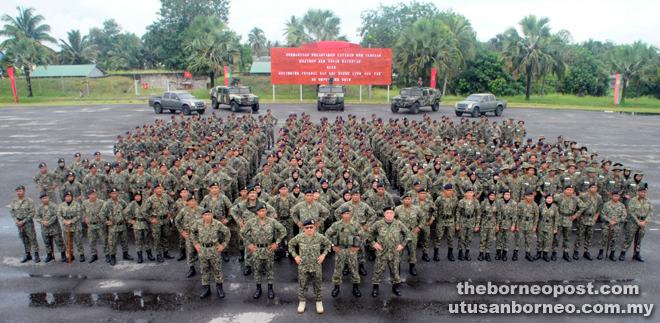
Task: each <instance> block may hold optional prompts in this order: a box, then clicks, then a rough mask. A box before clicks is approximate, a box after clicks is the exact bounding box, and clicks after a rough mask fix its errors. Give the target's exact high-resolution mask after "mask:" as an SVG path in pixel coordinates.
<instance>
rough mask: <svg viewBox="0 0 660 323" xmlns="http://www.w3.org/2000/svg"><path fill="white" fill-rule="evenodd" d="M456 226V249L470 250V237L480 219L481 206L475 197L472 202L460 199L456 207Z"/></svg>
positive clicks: (472, 235)
mask: <svg viewBox="0 0 660 323" xmlns="http://www.w3.org/2000/svg"><path fill="white" fill-rule="evenodd" d="M456 221H457V222H456V226H457V227H459V230H458V249H466V250H470V247H471V246H472V238H473V237H474V228H475V227H476V226H477V225H479V222H480V221H481V207H480V205H479V201H477V199H476V198H473V199H472V202H471V203H470V202H468V200H467V199H462V200H460V201H459V202H458V206H457V207H456Z"/></svg>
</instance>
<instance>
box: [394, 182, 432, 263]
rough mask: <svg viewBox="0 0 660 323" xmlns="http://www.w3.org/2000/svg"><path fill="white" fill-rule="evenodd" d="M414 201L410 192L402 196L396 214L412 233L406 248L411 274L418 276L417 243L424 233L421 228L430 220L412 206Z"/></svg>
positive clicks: (417, 208)
mask: <svg viewBox="0 0 660 323" xmlns="http://www.w3.org/2000/svg"><path fill="white" fill-rule="evenodd" d="M412 200H413V198H412V193H410V192H408V193H405V194H403V195H402V196H401V201H402V202H403V204H402V205H399V206H397V207H396V208H395V209H394V213H396V218H397V219H398V220H399V221H401V222H403V224H405V225H406V227H407V228H408V230H409V231H410V237H409V239H408V243H407V244H406V245H405V247H406V248H407V249H408V264H409V267H410V269H409V271H410V274H411V275H413V276H417V268H416V267H415V265H416V264H417V241H418V238H419V233H420V232H421V231H422V229H421V228H420V227H421V226H423V225H424V223H427V222H428V219H427V218H426V217H425V214H424V212H422V210H421V209H420V208H419V207H417V206H415V205H412ZM401 257H403V252H401Z"/></svg>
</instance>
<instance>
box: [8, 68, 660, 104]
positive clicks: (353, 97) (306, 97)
mask: <svg viewBox="0 0 660 323" xmlns="http://www.w3.org/2000/svg"><path fill="white" fill-rule="evenodd" d="M140 72H145V71H140ZM146 72H158V71H156V70H154V71H146ZM131 73H132V72H131ZM239 77H240V79H241V83H242V84H246V85H251V86H252V90H253V92H254V93H255V94H257V95H259V96H260V97H261V102H273V86H272V84H271V83H270V77H268V76H239ZM132 82H133V81H132V79H131V78H129V77H124V76H116V75H115V76H109V77H105V78H99V79H89V95H87V85H88V84H87V83H86V81H85V79H84V78H82V79H81V78H65V79H34V78H33V79H32V93H33V94H34V97H32V98H28V97H27V84H26V81H25V79H17V80H16V87H17V91H18V97H19V102H20V103H19V105H21V106H29V105H84V104H145V103H146V102H147V100H148V98H149V96H150V95H151V92H152V89H149V90H144V89H142V88H139V89H138V91H139V95H135V89H132V88H131V85H132V84H133V83H132ZM220 84H224V78H218V79H216V85H220ZM129 89H130V90H129ZM80 90H82V91H83V97H82V98H80ZM362 90H363V91H362V101H361V103H364V104H387V103H388V100H387V98H388V95H387V89H386V87H383V86H374V87H373V89H372V95H371V99H369V98H368V92H367V87H366V86H363V87H362ZM398 91H399V89H398V88H392V89H390V93H389V97H390V98H392V97H394V96H396V95H397V94H398ZM153 92H154V93H155V94H156V95H160V94H162V93H163V92H164V89H158V88H156V89H153ZM190 92H191V93H192V94H193V95H195V96H196V97H198V98H203V99H207V100H208V99H209V94H208V89H192V90H190ZM275 95H276V100H275V101H274V102H278V103H297V102H300V85H276V86H275ZM359 98H360V86H359V85H348V86H346V102H347V103H351V104H357V103H360V99H359ZM461 99H463V98H462V97H458V96H446V97H444V98H443V100H442V101H443V103H442V104H443V105H453V104H454V103H456V102H457V101H460V100H461ZM500 99H505V100H507V101H508V102H509V106H510V107H513V108H516V107H527V108H550V109H579V110H598V111H603V110H604V111H623V112H636V113H660V100H656V99H653V98H649V97H640V98H638V99H637V100H635V99H634V98H628V99H627V100H626V103H624V104H622V105H620V106H617V107H615V106H614V105H613V100H614V99H613V94H610V95H608V96H605V97H577V96H575V95H563V94H560V93H551V94H547V95H545V97H544V98H543V99H541V97H540V96H539V95H535V96H532V98H531V100H530V101H526V100H525V97H524V95H520V96H513V97H501V98H500ZM303 102H305V103H314V102H316V86H315V85H303ZM0 106H16V104H15V103H14V97H13V94H12V90H11V85H10V82H9V79H6V78H5V79H0Z"/></svg>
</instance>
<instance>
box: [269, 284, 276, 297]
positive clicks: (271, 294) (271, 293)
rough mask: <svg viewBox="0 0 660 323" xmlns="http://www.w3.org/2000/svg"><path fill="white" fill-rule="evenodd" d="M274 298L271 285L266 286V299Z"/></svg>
mask: <svg viewBox="0 0 660 323" xmlns="http://www.w3.org/2000/svg"><path fill="white" fill-rule="evenodd" d="M273 298H275V291H274V290H273V284H268V299H273Z"/></svg>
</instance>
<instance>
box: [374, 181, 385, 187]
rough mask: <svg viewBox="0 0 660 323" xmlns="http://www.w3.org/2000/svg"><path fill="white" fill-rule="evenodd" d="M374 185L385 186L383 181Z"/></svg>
mask: <svg viewBox="0 0 660 323" xmlns="http://www.w3.org/2000/svg"><path fill="white" fill-rule="evenodd" d="M376 187H385V183H383V182H380V183H378V184H376Z"/></svg>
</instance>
